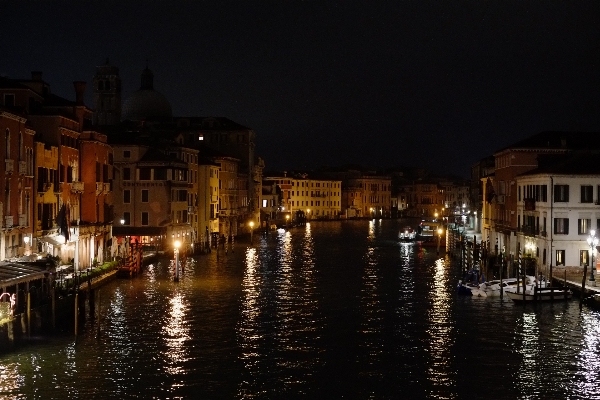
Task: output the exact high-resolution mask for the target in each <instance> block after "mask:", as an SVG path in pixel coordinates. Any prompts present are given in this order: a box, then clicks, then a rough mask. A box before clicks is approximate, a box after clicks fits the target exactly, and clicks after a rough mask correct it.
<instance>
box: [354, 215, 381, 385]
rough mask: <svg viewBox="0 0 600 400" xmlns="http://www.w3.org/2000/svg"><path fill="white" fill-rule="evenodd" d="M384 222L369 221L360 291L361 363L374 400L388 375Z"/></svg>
mask: <svg viewBox="0 0 600 400" xmlns="http://www.w3.org/2000/svg"><path fill="white" fill-rule="evenodd" d="M378 222H379V223H380V221H377V220H372V221H369V227H368V236H367V239H368V241H369V243H368V244H367V247H366V252H365V255H364V257H363V262H364V267H363V272H362V284H361V289H360V306H359V307H360V308H359V312H360V315H359V318H360V336H361V338H360V340H359V343H360V344H359V346H360V347H361V351H360V353H359V362H360V363H361V365H363V370H364V376H365V378H367V381H366V382H365V384H366V385H365V387H364V388H363V389H364V390H365V394H367V396H374V395H375V394H376V392H377V390H378V386H379V385H378V382H379V381H380V380H381V379H382V378H383V376H384V375H385V366H384V364H385V362H384V360H383V359H382V355H383V353H384V351H385V341H384V340H382V337H383V335H382V333H383V331H384V328H385V308H386V307H385V304H383V301H384V299H382V296H383V295H384V293H382V292H381V291H382V289H383V284H382V282H381V280H382V279H383V278H382V276H381V273H382V272H381V270H380V268H381V266H380V264H379V255H378V252H377V247H376V239H377V225H378Z"/></svg>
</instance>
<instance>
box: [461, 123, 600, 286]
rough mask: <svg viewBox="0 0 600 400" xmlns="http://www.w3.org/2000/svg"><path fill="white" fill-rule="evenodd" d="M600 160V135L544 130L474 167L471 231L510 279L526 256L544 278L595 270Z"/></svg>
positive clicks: (598, 228) (501, 150) (595, 133)
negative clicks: (568, 271)
mask: <svg viewBox="0 0 600 400" xmlns="http://www.w3.org/2000/svg"><path fill="white" fill-rule="evenodd" d="M599 156H600V133H597V132H541V133H538V134H536V135H533V136H531V137H529V138H526V139H524V140H522V141H519V142H517V143H513V144H511V145H509V146H507V147H505V148H503V149H500V150H498V151H497V152H495V153H494V155H493V156H491V157H487V158H485V159H482V160H481V161H480V162H479V163H477V164H476V165H474V166H473V168H472V176H473V182H479V185H478V187H475V188H474V189H473V194H474V195H475V197H476V198H477V202H476V203H477V207H474V211H475V214H474V215H473V216H474V217H475V218H474V220H473V225H474V227H476V228H477V229H478V230H480V232H481V237H482V239H483V241H484V242H485V244H486V246H487V248H488V249H489V250H490V253H491V254H493V255H496V256H500V258H501V259H502V260H503V262H505V265H506V266H507V267H508V271H506V272H507V273H508V274H510V275H512V276H514V275H515V274H516V273H517V272H516V268H517V266H518V259H519V258H523V257H526V258H528V259H529V260H532V261H533V263H534V265H535V266H537V270H538V272H540V273H544V274H552V273H553V268H556V267H559V268H560V269H565V268H566V269H573V270H575V271H581V270H582V268H583V267H584V266H592V265H593V266H594V268H593V269H594V270H596V269H597V264H598V257H596V251H597V242H594V234H595V236H596V237H600V157H599ZM596 232H598V233H596ZM575 271H572V272H575ZM594 274H595V272H594ZM590 275H591V273H590Z"/></svg>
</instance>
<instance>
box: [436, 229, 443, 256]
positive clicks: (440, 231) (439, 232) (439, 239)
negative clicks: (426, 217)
mask: <svg viewBox="0 0 600 400" xmlns="http://www.w3.org/2000/svg"><path fill="white" fill-rule="evenodd" d="M442 232H444V231H443V230H442V228H438V231H437V233H438V245H437V253H438V254H440V241H441V240H442Z"/></svg>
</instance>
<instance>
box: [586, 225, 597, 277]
mask: <svg viewBox="0 0 600 400" xmlns="http://www.w3.org/2000/svg"><path fill="white" fill-rule="evenodd" d="M587 242H588V244H589V245H590V252H591V253H592V254H591V257H592V262H591V266H592V268H590V285H595V284H596V280H595V279H594V269H595V268H596V265H595V264H594V253H595V252H596V246H598V238H597V237H596V231H595V230H593V229H592V230H591V231H590V236H588V238H587ZM592 282H593V284H592Z"/></svg>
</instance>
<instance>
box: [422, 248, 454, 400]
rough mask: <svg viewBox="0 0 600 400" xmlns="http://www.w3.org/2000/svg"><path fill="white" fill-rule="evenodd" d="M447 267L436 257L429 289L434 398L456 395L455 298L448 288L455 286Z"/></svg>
mask: <svg viewBox="0 0 600 400" xmlns="http://www.w3.org/2000/svg"><path fill="white" fill-rule="evenodd" d="M447 268H448V266H447V265H446V263H445V261H444V260H443V259H441V258H440V259H437V260H436V261H435V265H434V275H433V281H432V287H431V289H430V290H429V301H430V302H431V310H430V311H429V313H428V314H427V316H428V317H427V319H428V322H429V327H428V330H427V333H428V338H427V343H428V346H429V352H428V353H429V356H430V361H429V368H428V369H427V374H428V379H429V381H430V383H431V385H428V386H429V387H430V396H431V398H453V397H455V395H453V394H452V393H453V389H454V387H455V386H456V373H455V371H454V369H453V367H452V351H451V349H452V347H453V345H454V330H455V327H454V321H453V319H452V318H451V315H452V299H451V293H452V294H454V292H451V291H450V290H449V289H450V288H452V287H453V286H452V285H451V284H450V283H449V279H448V275H447V273H448V269H447Z"/></svg>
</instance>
